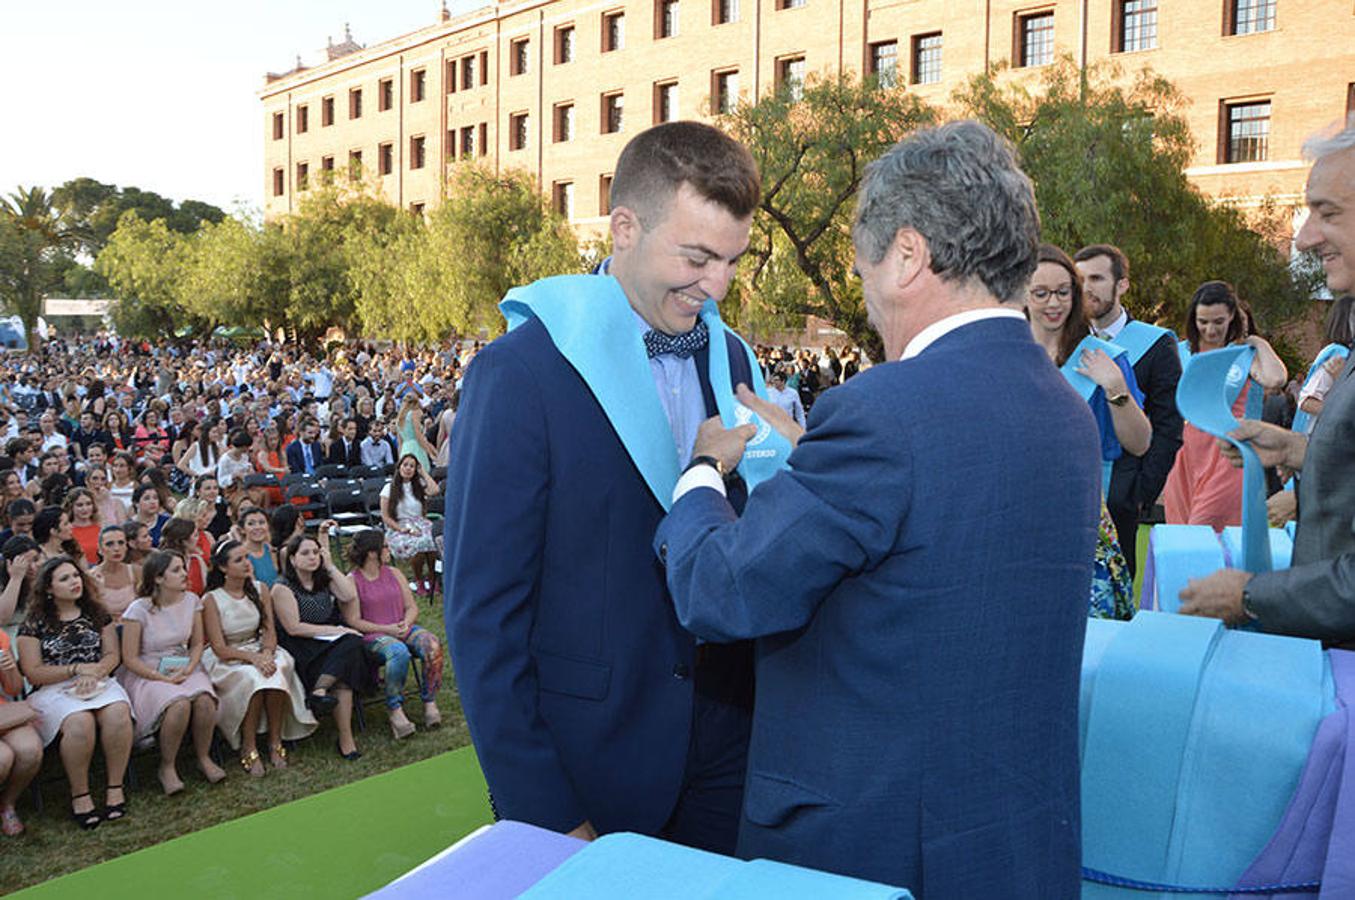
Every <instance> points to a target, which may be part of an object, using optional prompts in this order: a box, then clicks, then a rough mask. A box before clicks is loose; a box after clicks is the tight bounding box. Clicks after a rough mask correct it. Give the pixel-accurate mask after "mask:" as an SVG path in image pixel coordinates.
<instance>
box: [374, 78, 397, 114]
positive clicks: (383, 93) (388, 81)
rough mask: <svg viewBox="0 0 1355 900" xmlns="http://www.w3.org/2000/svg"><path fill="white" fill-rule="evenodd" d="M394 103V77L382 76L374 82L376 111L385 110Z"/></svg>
mask: <svg viewBox="0 0 1355 900" xmlns="http://www.w3.org/2000/svg"><path fill="white" fill-rule="evenodd" d="M394 105H395V79H394V78H383V79H381V80H380V81H378V82H377V83H376V111H377V112H385V111H386V110H388V109H390V108H391V107H392V106H394Z"/></svg>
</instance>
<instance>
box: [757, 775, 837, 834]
mask: <svg viewBox="0 0 1355 900" xmlns="http://www.w3.org/2000/svg"><path fill="white" fill-rule="evenodd" d="M825 806H837V801H836V800H834V799H833V798H831V797H829V796H827V795H825V794H822V793H820V792H818V791H816V790H814V789H813V788H809V787H805V786H804V785H802V784H800V783H799V782H796V781H792V780H791V779H789V778H786V777H784V776H781V775H770V774H767V773H765V772H749V773H748V783H747V785H746V786H745V787H744V794H743V814H744V816H745V817H746V818H747V819H748V821H750V822H752V823H753V824H754V825H761V826H763V827H764V828H776V827H778V826H780V825H784V824H785V823H786V822H787V821H789V820H790V818H791V816H793V815H795V813H796V812H798V811H800V810H803V809H809V808H813V807H825Z"/></svg>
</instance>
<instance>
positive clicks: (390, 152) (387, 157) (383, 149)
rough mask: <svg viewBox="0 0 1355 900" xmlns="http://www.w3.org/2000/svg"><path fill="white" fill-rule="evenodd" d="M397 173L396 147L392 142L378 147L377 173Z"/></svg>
mask: <svg viewBox="0 0 1355 900" xmlns="http://www.w3.org/2000/svg"><path fill="white" fill-rule="evenodd" d="M394 171H395V145H394V144H392V143H391V142H390V141H387V142H386V143H384V144H378V145H377V147H376V172H377V174H378V175H389V174H391V173H392V172H394Z"/></svg>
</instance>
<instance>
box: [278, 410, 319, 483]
mask: <svg viewBox="0 0 1355 900" xmlns="http://www.w3.org/2000/svg"><path fill="white" fill-rule="evenodd" d="M324 464H325V448H324V447H323V446H322V445H321V444H320V423H319V422H317V421H316V420H315V419H303V420H302V421H301V433H300V434H299V435H298V436H297V439H296V440H294V441H292V442H291V443H290V444H288V445H287V471H288V472H290V473H292V474H293V475H297V474H301V473H305V474H306V475H314V474H315V469H316V467H317V466H323V465H324Z"/></svg>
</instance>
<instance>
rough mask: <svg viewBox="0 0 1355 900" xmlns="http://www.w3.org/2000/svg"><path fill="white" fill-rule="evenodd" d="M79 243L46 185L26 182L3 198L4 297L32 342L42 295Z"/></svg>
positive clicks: (0, 290) (0, 294)
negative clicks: (54, 206)
mask: <svg viewBox="0 0 1355 900" xmlns="http://www.w3.org/2000/svg"><path fill="white" fill-rule="evenodd" d="M75 244H76V241H75V237H74V235H73V234H72V233H71V232H70V231H69V229H67V228H66V226H65V225H64V224H63V223H62V221H61V219H60V216H59V215H58V214H57V212H56V210H55V209H53V207H52V200H51V196H50V195H49V194H48V193H47V191H46V190H44V189H43V188H40V187H29V188H23V187H21V188H19V189H18V190H17V191H15V192H14V193H12V194H10V195H9V197H8V198H5V199H4V200H0V302H3V303H4V306H5V308H6V309H8V310H9V311H10V312H12V313H13V314H14V315H17V316H18V317H19V318H20V319H21V320H23V323H24V338H25V339H26V340H27V341H28V346H29V347H34V346H36V345H35V344H34V339H35V334H34V327H35V326H36V325H37V322H38V317H39V316H41V315H42V303H43V300H44V299H46V297H47V295H48V294H49V293H51V292H52V291H54V290H55V289H57V288H58V287H59V286H60V285H61V284H62V283H63V279H64V275H65V272H66V271H67V270H68V269H69V268H70V267H71V266H72V265H73V258H72V254H73V253H74V250H75Z"/></svg>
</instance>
